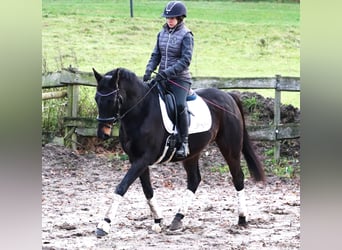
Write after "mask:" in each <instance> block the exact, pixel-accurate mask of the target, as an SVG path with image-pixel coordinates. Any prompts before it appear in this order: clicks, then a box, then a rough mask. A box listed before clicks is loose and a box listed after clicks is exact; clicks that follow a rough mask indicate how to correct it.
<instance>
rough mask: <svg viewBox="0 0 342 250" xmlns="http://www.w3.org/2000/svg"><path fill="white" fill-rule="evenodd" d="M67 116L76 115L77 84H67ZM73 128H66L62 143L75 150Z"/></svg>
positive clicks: (75, 136)
mask: <svg viewBox="0 0 342 250" xmlns="http://www.w3.org/2000/svg"><path fill="white" fill-rule="evenodd" d="M67 91H68V107H67V115H68V117H73V118H76V117H77V108H78V98H79V86H78V85H75V84H69V85H68V90H67ZM74 131H75V128H66V129H65V136H64V145H65V146H69V145H70V146H71V148H72V149H73V150H76V142H77V135H76V134H75V133H74ZM69 138H71V139H70V142H68V141H69Z"/></svg>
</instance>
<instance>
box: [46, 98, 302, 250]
mask: <svg viewBox="0 0 342 250" xmlns="http://www.w3.org/2000/svg"><path fill="white" fill-rule="evenodd" d="M264 102H270V101H269V100H264ZM270 105H272V104H270ZM263 107H264V108H265V107H267V105H264V106H263ZM287 109H288V110H289V113H294V114H295V116H296V118H295V119H298V117H297V116H298V115H299V114H297V113H298V111H296V110H295V111H293V108H290V109H289V108H288V107H284V110H287ZM267 112H271V111H267V110H263V111H262V112H261V114H263V116H265V117H266V116H267V117H271V116H272V114H267ZM271 119H272V117H271ZM282 119H289V120H291V119H292V118H288V116H283V118H282ZM88 144H89V142H88ZM90 144H92V145H94V144H95V143H90ZM256 146H257V149H258V151H259V153H260V154H263V152H265V151H266V150H267V147H269V146H267V145H266V144H264V143H258V142H257V143H256ZM85 148H88V149H89V147H88V146H87V147H83V148H81V149H80V150H77V151H72V150H71V149H68V148H65V147H63V146H60V145H58V144H54V143H49V144H46V145H44V146H43V147H42V249H44V250H48V249H50V250H52V249H299V246H300V178H299V176H298V175H297V176H296V177H292V178H285V177H277V176H275V175H273V174H270V173H269V174H268V176H267V181H266V183H265V184H259V183H258V184H255V183H254V182H253V181H252V180H251V179H249V178H246V181H245V183H246V184H245V187H246V188H245V190H246V198H247V207H248V216H249V217H248V220H249V224H248V227H247V228H242V227H239V226H237V219H238V217H237V200H236V196H235V189H234V187H233V185H232V181H231V177H230V175H229V173H227V172H225V171H222V168H219V167H218V166H223V165H224V164H225V163H224V160H223V159H222V157H221V155H220V154H219V153H218V151H217V148H216V147H215V145H210V146H209V147H208V148H207V149H206V150H205V151H204V153H203V156H202V158H201V161H200V170H201V174H202V182H201V184H200V186H199V189H198V191H197V193H196V198H195V199H194V201H193V204H192V206H191V207H190V208H189V211H188V215H187V216H186V217H185V218H184V219H183V223H184V228H183V229H182V230H181V231H177V232H170V231H169V230H168V229H167V226H168V225H169V224H170V223H171V220H172V219H173V216H174V214H175V212H176V210H177V208H178V207H177V204H178V203H177V201H178V200H179V198H180V197H181V195H182V192H183V191H184V190H185V188H186V176H185V171H184V170H183V168H182V167H181V165H179V164H174V163H168V164H164V165H159V166H153V167H152V168H151V179H152V183H153V186H154V188H155V196H156V198H157V199H158V201H159V204H160V205H161V207H162V210H163V214H164V225H165V228H164V229H163V231H162V232H161V233H155V232H153V231H151V225H152V222H153V219H152V217H151V215H150V211H149V208H148V206H147V204H146V201H145V198H144V195H143V192H142V190H141V187H140V183H139V181H136V182H135V183H133V185H132V186H131V187H130V188H129V190H128V192H127V194H126V195H125V198H124V200H123V202H122V203H121V205H120V207H119V211H118V217H117V220H116V222H115V224H114V225H113V227H112V232H111V233H110V234H109V235H108V236H107V237H104V238H97V237H96V236H95V233H94V232H95V228H96V225H97V223H98V222H99V221H100V220H101V219H102V218H103V215H104V213H105V212H106V210H107V208H108V206H109V197H110V196H111V194H112V192H113V191H114V188H115V187H116V185H117V184H118V182H119V181H120V180H121V179H122V177H123V175H124V173H125V172H126V170H127V168H128V167H129V163H128V160H127V159H125V158H124V157H123V155H122V154H121V151H120V147H119V146H117V148H116V150H112V151H108V150H105V149H104V148H103V147H101V146H98V147H96V148H91V149H89V150H86V149H85ZM281 154H282V155H285V156H288V157H289V159H291V161H292V165H295V167H297V168H299V142H298V141H295V142H293V141H291V142H284V147H283V148H282V150H281ZM265 160H267V159H264V161H265Z"/></svg>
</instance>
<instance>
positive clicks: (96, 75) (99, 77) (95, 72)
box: [93, 68, 102, 83]
mask: <svg viewBox="0 0 342 250" xmlns="http://www.w3.org/2000/svg"><path fill="white" fill-rule="evenodd" d="M93 72H94V76H95V79H96V81H97V82H98V83H99V82H100V81H101V79H102V75H101V74H100V73H99V72H97V71H96V70H95V69H94V68H93Z"/></svg>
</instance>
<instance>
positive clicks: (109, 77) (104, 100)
mask: <svg viewBox="0 0 342 250" xmlns="http://www.w3.org/2000/svg"><path fill="white" fill-rule="evenodd" d="M93 72H94V76H95V79H96V81H97V89H96V90H97V91H96V94H95V101H96V104H97V109H98V116H97V120H98V122H99V124H98V128H97V136H98V137H99V138H102V139H108V138H109V137H110V136H111V132H112V125H113V123H115V122H116V121H117V119H118V117H119V111H120V106H121V104H122V97H121V95H120V93H119V87H118V82H119V78H120V70H119V69H116V70H113V71H110V72H108V73H107V74H105V75H101V74H100V73H98V72H97V71H96V70H95V69H94V68H93Z"/></svg>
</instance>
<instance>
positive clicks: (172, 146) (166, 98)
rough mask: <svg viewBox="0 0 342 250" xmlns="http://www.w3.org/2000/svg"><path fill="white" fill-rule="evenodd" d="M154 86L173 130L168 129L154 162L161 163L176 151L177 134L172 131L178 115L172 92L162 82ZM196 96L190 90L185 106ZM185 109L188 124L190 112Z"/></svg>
mask: <svg viewBox="0 0 342 250" xmlns="http://www.w3.org/2000/svg"><path fill="white" fill-rule="evenodd" d="M156 86H157V89H158V94H159V98H160V99H161V100H162V101H163V102H164V105H165V109H166V112H165V113H167V116H168V117H169V119H170V121H171V122H172V124H173V125H172V126H173V128H172V131H173V132H172V133H171V131H169V132H170V135H169V136H168V137H167V139H166V142H165V146H164V150H163V153H162V155H161V156H160V157H159V159H158V160H157V161H156V162H155V163H154V164H157V163H161V162H169V161H171V160H172V159H173V157H174V155H175V152H176V145H177V134H175V133H174V131H175V127H176V124H177V117H178V113H177V108H176V99H175V96H174V94H173V93H172V92H171V91H169V90H168V89H167V88H166V86H165V84H164V83H160V82H158V83H157V85H156ZM196 97H197V95H196V94H195V92H193V91H191V94H189V95H188V96H187V98H186V101H187V102H186V106H188V101H192V100H195V99H196ZM187 110H188V112H187V119H188V124H189V126H190V121H191V120H190V114H191V112H190V111H189V109H187ZM164 125H165V124H164Z"/></svg>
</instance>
